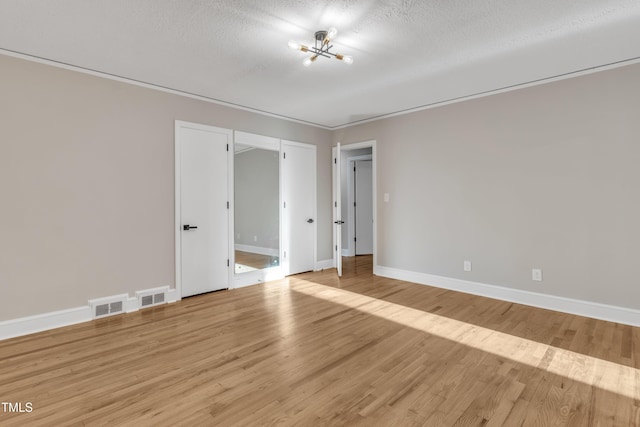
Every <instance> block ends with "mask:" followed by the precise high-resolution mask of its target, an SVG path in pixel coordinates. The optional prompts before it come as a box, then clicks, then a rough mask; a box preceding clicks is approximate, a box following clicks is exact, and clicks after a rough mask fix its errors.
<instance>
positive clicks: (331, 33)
mask: <svg viewBox="0 0 640 427" xmlns="http://www.w3.org/2000/svg"><path fill="white" fill-rule="evenodd" d="M337 35H338V30H336V28H335V27H331V28H329V31H327V39H328V40H333V38H334V37H335V36H337Z"/></svg>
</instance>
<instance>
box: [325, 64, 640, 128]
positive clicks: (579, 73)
mask: <svg viewBox="0 0 640 427" xmlns="http://www.w3.org/2000/svg"><path fill="white" fill-rule="evenodd" d="M638 63H640V58H632V59H626V60H622V61H618V62H614V63H612V64H605V65H598V66H595V67H592V68H587V69H585V70H578V71H572V72H568V73H566V74H562V75H559V76H551V77H544V78H541V79H539V80H534V81H531V82H527V83H518V84H515V85H513V86H508V87H504V88H499V89H489V90H487V91H485V92H480V93H476V94H473V95H466V96H461V97H459V98H454V99H446V100H443V101H435V102H433V103H431V104H427V105H422V106H418V107H413V108H407V109H406V110H401V111H396V112H393V113H387V114H380V115H379V116H375V117H371V118H369V119H363V120H357V121H353V122H349V123H344V124H341V125H337V126H330V127H329V129H331V130H339V129H347V128H350V127H352V126H359V125H362V124H365V123H371V122H376V121H378V120H383V119H388V118H390V117H397V116H404V115H405V114H411V113H415V112H418V111H423V110H430V109H431V108H437V107H444V106H445V105H450V104H457V103H458V102H464V101H470V100H472V99H477V98H484V97H485V96H491V95H498V94H501V93H506V92H512V91H514V90H519V89H526V88H529V87H533V86H540V85H543V84H547V83H553V82H557V81H560V80H566V79H571V78H574V77H580V76H586V75H589V74H593V73H598V72H600V71H607V70H613V69H615V68H620V67H625V66H627V65H633V64H638Z"/></svg>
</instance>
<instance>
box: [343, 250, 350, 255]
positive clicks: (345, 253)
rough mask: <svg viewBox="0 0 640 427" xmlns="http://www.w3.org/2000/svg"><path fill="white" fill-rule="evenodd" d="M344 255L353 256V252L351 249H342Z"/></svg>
mask: <svg viewBox="0 0 640 427" xmlns="http://www.w3.org/2000/svg"><path fill="white" fill-rule="evenodd" d="M342 256H351V253H350V252H349V249H343V250H342Z"/></svg>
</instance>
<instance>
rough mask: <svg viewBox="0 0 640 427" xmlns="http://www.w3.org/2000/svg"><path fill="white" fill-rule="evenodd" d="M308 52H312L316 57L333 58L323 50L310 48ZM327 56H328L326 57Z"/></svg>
mask: <svg viewBox="0 0 640 427" xmlns="http://www.w3.org/2000/svg"><path fill="white" fill-rule="evenodd" d="M309 50H310V51H312V52H313V53H314V54H316V55H318V56H324V57H325V58H331V56H329V55H333V56H335V55H334V54H333V53H331V52H327V51H324V50H320V49H316V48H315V47H312V48H310V49H309ZM327 54H329V55H327Z"/></svg>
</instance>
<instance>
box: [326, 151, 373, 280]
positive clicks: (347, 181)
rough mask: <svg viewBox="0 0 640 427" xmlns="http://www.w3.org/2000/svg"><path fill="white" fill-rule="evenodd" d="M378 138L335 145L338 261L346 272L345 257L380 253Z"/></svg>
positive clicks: (334, 172)
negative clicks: (377, 251) (377, 244)
mask: <svg viewBox="0 0 640 427" xmlns="http://www.w3.org/2000/svg"><path fill="white" fill-rule="evenodd" d="M375 145H376V141H364V142H359V143H354V144H348V145H341V144H340V143H338V145H337V147H334V149H333V154H334V155H333V181H334V184H333V196H334V215H333V217H334V249H335V255H334V262H335V265H336V269H337V272H338V276H341V275H342V263H343V257H354V256H356V255H373V265H375V263H376V261H377V256H376V227H375V216H376V215H375V214H376V173H375V171H376V147H375Z"/></svg>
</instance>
